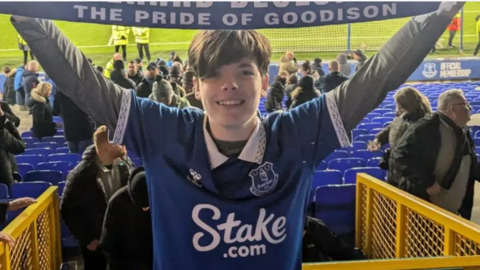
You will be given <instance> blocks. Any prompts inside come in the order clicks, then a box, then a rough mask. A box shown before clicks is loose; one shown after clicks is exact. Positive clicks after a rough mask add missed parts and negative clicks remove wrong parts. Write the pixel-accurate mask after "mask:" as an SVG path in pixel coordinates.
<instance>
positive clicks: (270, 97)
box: [265, 71, 289, 112]
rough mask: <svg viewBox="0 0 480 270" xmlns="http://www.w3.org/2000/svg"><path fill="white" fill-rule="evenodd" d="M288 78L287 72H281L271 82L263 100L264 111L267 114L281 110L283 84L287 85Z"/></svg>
mask: <svg viewBox="0 0 480 270" xmlns="http://www.w3.org/2000/svg"><path fill="white" fill-rule="evenodd" d="M288 76H289V75H288V72H286V71H282V72H280V74H279V76H278V77H276V78H275V80H274V81H273V83H272V86H271V87H270V91H269V92H268V94H267V98H266V100H265V110H267V112H274V111H278V110H283V107H282V100H283V97H284V96H285V84H286V83H287V78H288Z"/></svg>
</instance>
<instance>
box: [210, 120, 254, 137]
mask: <svg viewBox="0 0 480 270" xmlns="http://www.w3.org/2000/svg"><path fill="white" fill-rule="evenodd" d="M258 121H259V120H258V117H256V116H255V117H252V119H250V120H249V121H248V122H247V123H245V124H244V125H243V126H239V127H224V126H220V125H217V124H216V123H214V122H213V121H209V125H210V132H211V135H212V137H214V138H215V139H217V140H221V141H226V142H235V141H246V140H248V139H249V138H250V136H251V135H252V133H253V131H254V130H255V127H256V126H257V123H258Z"/></svg>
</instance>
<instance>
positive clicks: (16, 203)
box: [8, 197, 37, 211]
mask: <svg viewBox="0 0 480 270" xmlns="http://www.w3.org/2000/svg"><path fill="white" fill-rule="evenodd" d="M36 202H37V200H35V199H32V198H27V197H26V198H20V199H16V200H13V201H10V202H9V203H8V211H16V210H19V209H22V208H25V207H27V206H29V205H31V204H32V203H36Z"/></svg>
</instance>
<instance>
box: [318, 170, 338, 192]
mask: <svg viewBox="0 0 480 270" xmlns="http://www.w3.org/2000/svg"><path fill="white" fill-rule="evenodd" d="M341 184H343V174H342V172H341V171H337V170H324V171H315V173H314V174H313V182H312V187H313V190H315V189H316V188H317V187H320V186H327V185H341Z"/></svg>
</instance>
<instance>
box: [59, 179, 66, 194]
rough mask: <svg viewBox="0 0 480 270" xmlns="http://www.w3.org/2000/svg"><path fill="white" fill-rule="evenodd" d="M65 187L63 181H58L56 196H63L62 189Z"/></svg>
mask: <svg viewBox="0 0 480 270" xmlns="http://www.w3.org/2000/svg"><path fill="white" fill-rule="evenodd" d="M64 189H65V181H62V182H60V183H58V196H59V197H62V196H63V190H64Z"/></svg>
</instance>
